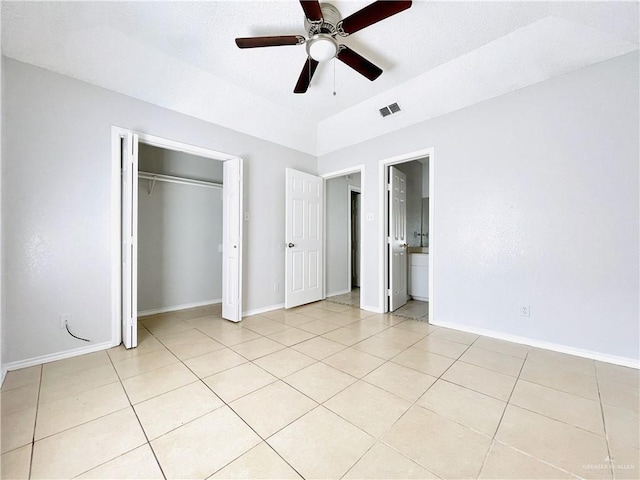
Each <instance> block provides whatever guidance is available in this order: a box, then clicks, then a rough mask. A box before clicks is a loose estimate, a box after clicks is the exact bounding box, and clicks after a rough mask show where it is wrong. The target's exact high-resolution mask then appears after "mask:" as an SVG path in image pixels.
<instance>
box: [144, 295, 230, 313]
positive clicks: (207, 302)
mask: <svg viewBox="0 0 640 480" xmlns="http://www.w3.org/2000/svg"><path fill="white" fill-rule="evenodd" d="M216 303H222V299H221V298H216V299H214V300H205V301H204V302H195V303H185V304H183V305H171V306H170V307H162V308H154V309H152V310H144V311H142V312H138V316H139V317H146V316H147V315H155V314H157V313H167V312H175V311H176V310H186V309H187V308H196V307H204V306H205V305H213V304H216Z"/></svg>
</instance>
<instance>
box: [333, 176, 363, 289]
mask: <svg viewBox="0 0 640 480" xmlns="http://www.w3.org/2000/svg"><path fill="white" fill-rule="evenodd" d="M350 185H351V186H354V187H360V173H352V174H350V175H349V178H348V179H347V178H346V176H341V177H335V178H330V179H328V180H327V181H326V184H325V187H326V190H325V195H326V212H325V218H326V229H327V231H326V239H327V240H326V250H325V253H326V255H325V258H326V272H325V279H326V287H325V291H326V293H327V296H331V295H336V294H338V293H345V292H346V291H348V290H349V285H350V283H351V281H350V279H349V250H350V248H351V231H350V230H349V224H350V218H349V205H350V202H351V194H350V193H349V186H350Z"/></svg>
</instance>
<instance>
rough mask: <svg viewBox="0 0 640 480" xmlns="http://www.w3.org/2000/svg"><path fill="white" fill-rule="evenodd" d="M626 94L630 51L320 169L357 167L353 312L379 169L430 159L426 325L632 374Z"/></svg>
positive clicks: (634, 76)
mask: <svg viewBox="0 0 640 480" xmlns="http://www.w3.org/2000/svg"><path fill="white" fill-rule="evenodd" d="M638 96H639V95H638V54H637V52H635V53H632V54H627V55H625V56H622V57H619V58H616V59H613V60H610V61H607V62H603V63H600V64H597V65H593V66H591V67H588V68H585V69H583V70H579V71H576V72H572V73H569V74H566V75H563V76H561V77H557V78H555V79H552V80H548V81H545V82H543V83H540V84H537V85H533V86H530V87H527V88H525V89H522V90H519V91H516V92H513V93H510V94H508V95H504V96H501V97H498V98H495V99H492V100H488V101H486V102H484V103H481V104H478V105H474V106H471V107H468V108H465V109H463V110H460V111H457V112H454V113H451V114H448V115H445V116H442V117H439V118H436V119H433V120H429V121H425V122H423V123H420V124H417V125H414V126H411V127H408V128H405V129H403V130H400V131H398V132H394V133H391V134H388V135H385V136H381V137H378V138H376V139H373V140H370V141H366V142H364V143H361V144H358V145H355V146H353V147H349V148H345V149H343V150H340V151H338V152H334V153H332V154H328V155H325V156H322V157H320V158H319V161H318V165H319V171H320V173H321V174H322V173H324V172H331V171H335V170H337V169H338V168H347V167H348V166H349V165H356V164H362V163H365V165H366V168H365V178H364V179H363V185H364V188H365V190H366V192H367V195H366V198H364V199H363V200H364V205H363V214H365V215H366V214H367V213H373V214H374V215H375V221H373V222H365V231H364V232H363V238H364V239H365V242H367V243H366V244H365V245H364V246H363V255H364V257H363V262H362V265H363V275H362V278H363V282H367V286H368V288H366V289H365V291H366V298H364V299H363V300H364V304H365V305H371V306H377V307H378V308H381V306H382V305H381V303H380V300H381V297H380V292H381V289H380V286H381V284H382V281H381V280H382V279H381V277H382V274H381V271H380V270H379V262H378V258H379V255H381V253H382V248H383V242H382V239H381V238H380V239H379V237H380V233H379V232H380V230H379V225H378V222H379V221H380V219H381V215H382V212H381V211H380V210H379V197H378V195H379V193H378V192H379V179H378V175H379V168H378V165H379V162H380V161H381V160H384V159H388V158H391V157H394V156H398V155H402V154H405V153H409V152H413V151H418V150H421V149H425V148H429V147H434V149H435V150H434V151H435V156H434V162H433V163H434V165H433V167H434V170H433V172H432V173H433V178H432V181H433V186H434V188H433V190H432V191H431V192H430V195H431V196H432V197H433V200H434V203H435V207H434V211H432V212H430V214H431V215H432V216H433V217H434V230H433V231H432V232H431V234H430V253H431V260H432V261H433V268H434V280H433V288H434V294H433V297H432V302H433V308H434V312H433V317H432V318H431V321H433V322H441V323H442V322H448V323H450V324H457V325H460V326H461V327H462V328H467V329H484V330H487V331H493V332H498V333H500V334H503V335H513V336H519V337H523V338H525V339H531V340H535V341H537V342H549V343H553V344H556V345H560V346H566V347H570V348H575V349H580V350H583V351H587V352H596V353H599V354H602V355H611V356H615V357H622V359H623V360H624V359H627V360H629V359H631V360H630V361H632V362H637V361H638V358H639V352H638V350H639V349H638V337H639V331H638V318H639V311H638V305H639V299H638V295H639V293H638V287H639V285H638V263H639V255H638V245H639V237H638V235H639V234H638V230H639V215H638V213H639V211H638V203H639V202H638V192H639V189H638V174H639V172H638V156H639V146H638V143H639V140H638V128H639V125H638V100H639V98H638ZM371 239H378V240H377V241H375V243H374V242H372V241H371ZM520 305H530V306H531V317H530V318H524V317H521V316H519V308H518V307H519V306H520Z"/></svg>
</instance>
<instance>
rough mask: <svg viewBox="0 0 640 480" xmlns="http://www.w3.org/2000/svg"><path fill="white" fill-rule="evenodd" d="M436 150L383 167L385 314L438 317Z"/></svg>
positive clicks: (389, 161) (424, 318)
mask: <svg viewBox="0 0 640 480" xmlns="http://www.w3.org/2000/svg"><path fill="white" fill-rule="evenodd" d="M433 163H434V162H433V149H426V150H422V151H418V152H414V153H411V154H407V155H402V156H399V157H394V158H392V159H387V160H382V161H381V162H380V170H379V172H380V190H379V191H380V199H381V206H382V207H383V209H382V212H383V215H382V217H383V218H381V222H380V224H381V225H380V230H381V232H380V240H381V244H380V248H381V255H380V269H381V272H383V282H382V289H381V292H380V301H381V305H382V310H383V312H389V311H393V312H394V314H395V315H399V316H404V317H407V318H413V319H418V320H422V321H428V319H429V318H432V315H433V281H432V279H433V264H434V263H433V242H432V241H430V237H429V234H430V233H432V232H433V215H432V214H431V215H430V212H431V213H432V210H433V205H434V202H433V171H434V168H433V166H434V165H433Z"/></svg>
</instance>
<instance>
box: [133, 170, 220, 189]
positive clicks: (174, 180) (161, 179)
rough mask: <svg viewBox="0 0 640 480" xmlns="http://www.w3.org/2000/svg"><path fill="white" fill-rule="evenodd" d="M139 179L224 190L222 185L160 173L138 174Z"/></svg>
mask: <svg viewBox="0 0 640 480" xmlns="http://www.w3.org/2000/svg"><path fill="white" fill-rule="evenodd" d="M138 178H141V179H144V180H153V181H154V182H155V181H158V182H168V183H180V184H183V185H195V186H198V187H206V188H218V189H220V188H222V184H221V183H213V182H205V181H203V180H193V179H191V178H182V177H173V176H171V175H162V174H160V173H149V172H138Z"/></svg>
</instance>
